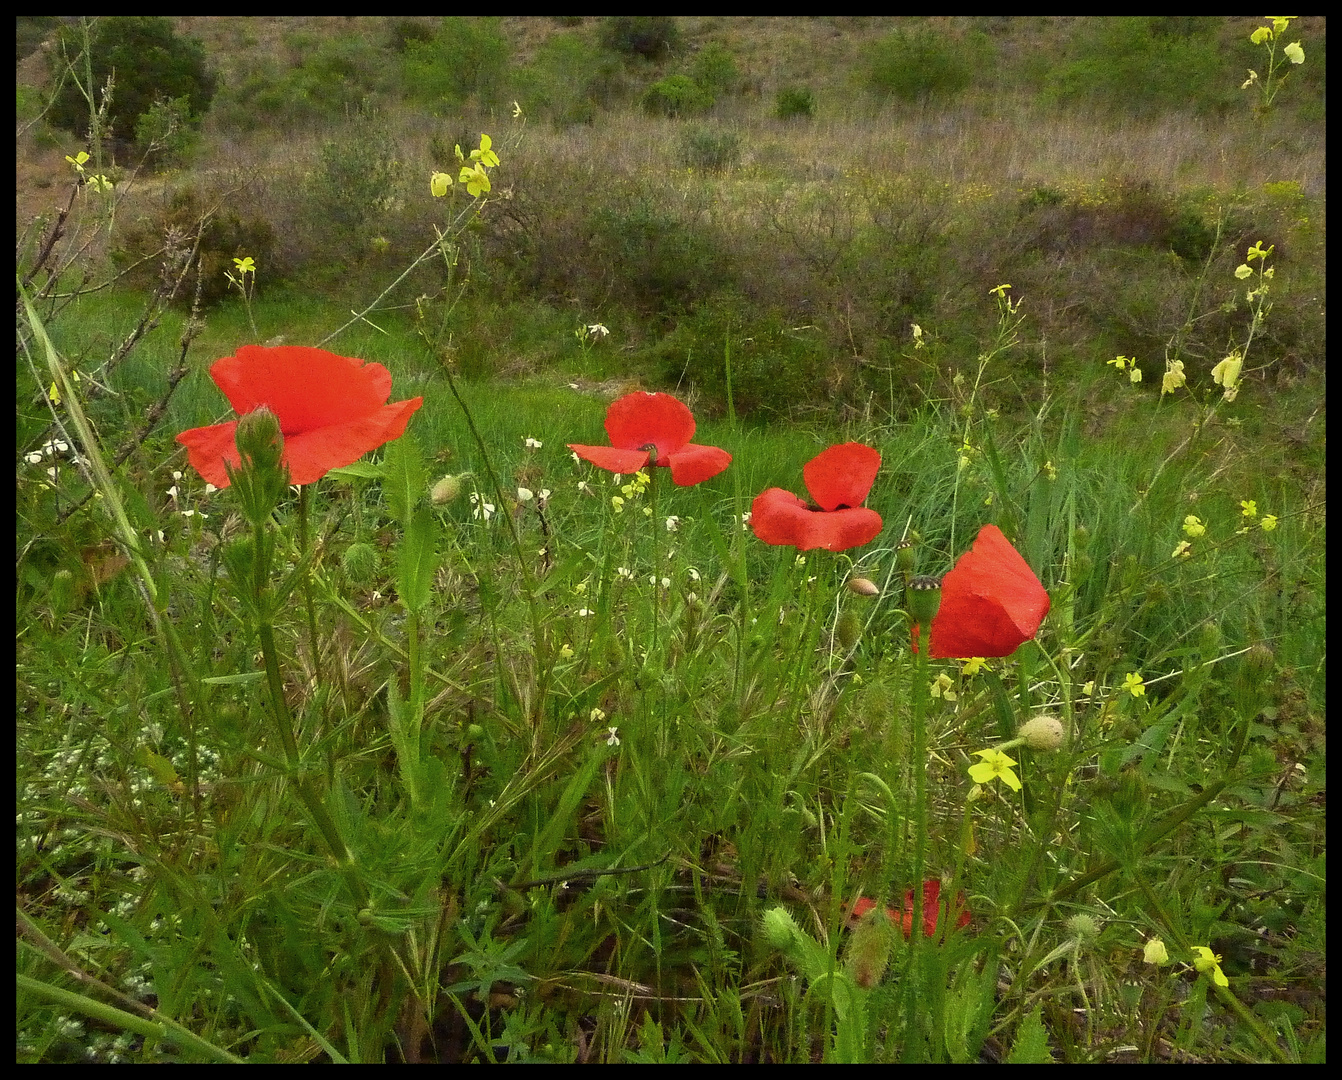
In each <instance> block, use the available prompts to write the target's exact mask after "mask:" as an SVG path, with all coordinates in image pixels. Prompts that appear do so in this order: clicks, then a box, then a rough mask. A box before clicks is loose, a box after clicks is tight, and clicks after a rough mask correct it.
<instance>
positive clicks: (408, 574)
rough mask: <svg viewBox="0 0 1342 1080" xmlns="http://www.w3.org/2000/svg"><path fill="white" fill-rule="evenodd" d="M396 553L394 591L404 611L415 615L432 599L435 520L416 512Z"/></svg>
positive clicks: (435, 555) (429, 515) (424, 512)
mask: <svg viewBox="0 0 1342 1080" xmlns="http://www.w3.org/2000/svg"><path fill="white" fill-rule="evenodd" d="M397 554H398V558H397V560H396V591H397V593H398V594H399V596H400V598H401V603H403V604H404V605H405V607H406V610H407V611H411V612H418V611H419V610H420V609H421V608H423V607H424V605H425V604H427V603H428V602H429V600H430V598H431V597H432V596H433V572H434V571H435V570H436V569H437V568H438V552H437V550H436V549H435V546H434V520H433V515H432V514H430V513H429V511H428V510H418V511H415V514H414V517H413V518H412V519H411V520H410V524H409V526H408V527H407V528H406V530H405V535H404V536H402V537H401V545H400V549H399V551H398V553H397Z"/></svg>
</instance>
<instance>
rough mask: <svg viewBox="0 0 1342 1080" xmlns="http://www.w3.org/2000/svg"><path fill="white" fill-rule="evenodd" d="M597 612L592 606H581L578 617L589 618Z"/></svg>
mask: <svg viewBox="0 0 1342 1080" xmlns="http://www.w3.org/2000/svg"><path fill="white" fill-rule="evenodd" d="M595 614H596V612H595V611H593V610H592V609H591V608H585V607H580V608H579V609H578V617H579V618H583V619H585V618H587V616H588V615H595Z"/></svg>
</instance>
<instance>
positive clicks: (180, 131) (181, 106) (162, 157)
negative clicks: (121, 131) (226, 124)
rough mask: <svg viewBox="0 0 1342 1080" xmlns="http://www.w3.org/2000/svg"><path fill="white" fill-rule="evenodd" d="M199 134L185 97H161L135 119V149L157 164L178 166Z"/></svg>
mask: <svg viewBox="0 0 1342 1080" xmlns="http://www.w3.org/2000/svg"><path fill="white" fill-rule="evenodd" d="M199 138H200V133H199V132H198V131H197V130H196V128H195V127H194V126H193V125H192V123H191V103H190V101H188V100H187V99H186V98H172V99H171V100H168V99H160V100H159V101H156V102H154V104H153V105H151V106H150V107H149V109H148V111H147V112H144V113H142V114H141V115H140V119H138V120H137V121H135V146H136V149H138V150H139V151H140V153H141V154H144V155H146V157H148V158H150V159H151V160H150V163H151V164H152V165H154V166H157V167H159V168H169V169H176V168H181V167H182V166H183V165H185V164H186V163H187V161H188V159H189V158H190V156H191V152H192V150H194V149H195V146H196V143H197V141H198V140H199Z"/></svg>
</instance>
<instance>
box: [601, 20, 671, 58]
mask: <svg viewBox="0 0 1342 1080" xmlns="http://www.w3.org/2000/svg"><path fill="white" fill-rule="evenodd" d="M601 47H602V48H603V49H610V50H611V51H612V52H618V53H624V54H625V55H626V56H642V57H644V58H645V59H648V60H660V59H664V58H665V57H668V56H671V55H673V54H674V53H677V52H679V51H680V28H679V27H678V26H677V25H676V20H675V19H674V18H672V17H671V16H670V15H612V16H611V17H610V18H608V19H606V21H605V22H604V23H602V25H601Z"/></svg>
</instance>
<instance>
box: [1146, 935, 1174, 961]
mask: <svg viewBox="0 0 1342 1080" xmlns="http://www.w3.org/2000/svg"><path fill="white" fill-rule="evenodd" d="M1142 959H1143V960H1145V961H1146V962H1147V963H1148V964H1155V965H1157V966H1159V965H1160V964H1168V963H1169V962H1170V954H1169V950H1168V949H1166V948H1165V943H1164V942H1163V941H1161V940H1160V938H1158V937H1153V938H1152V939H1151V940H1150V941H1148V942H1147V943H1146V948H1145V949H1143V950H1142Z"/></svg>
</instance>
